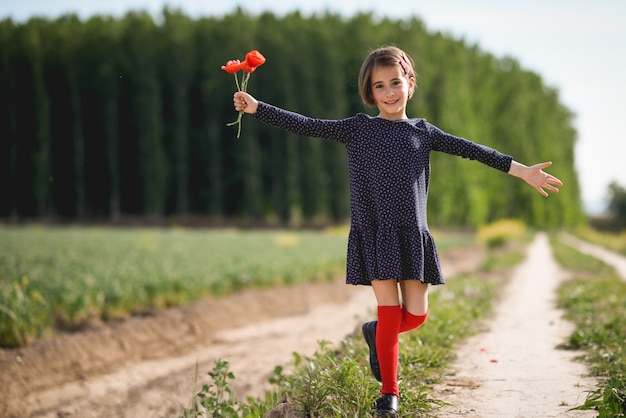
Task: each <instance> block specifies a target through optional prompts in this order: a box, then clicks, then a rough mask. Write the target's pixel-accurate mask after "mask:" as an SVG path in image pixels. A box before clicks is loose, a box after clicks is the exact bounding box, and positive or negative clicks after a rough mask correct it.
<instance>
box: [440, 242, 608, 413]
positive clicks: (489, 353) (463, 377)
mask: <svg viewBox="0 0 626 418" xmlns="http://www.w3.org/2000/svg"><path fill="white" fill-rule="evenodd" d="M566 278H567V275H566V273H565V272H564V271H562V270H561V269H560V268H559V266H558V265H557V264H556V261H555V260H554V259H553V257H552V249H551V247H550V244H549V241H548V238H547V235H546V234H545V233H540V234H538V235H537V236H536V237H535V240H534V241H533V243H532V244H531V245H530V246H529V247H528V248H527V258H526V260H525V261H524V262H523V263H522V264H521V265H519V266H518V267H517V268H516V269H515V270H514V272H513V276H512V277H511V279H510V282H509V283H507V285H506V287H505V289H504V291H503V294H502V296H501V299H500V300H499V301H498V304H497V306H496V308H495V310H494V315H493V318H491V319H489V320H488V323H487V325H488V331H487V332H484V333H481V334H478V335H475V336H473V337H470V338H469V339H468V340H466V342H464V344H463V345H462V346H461V347H460V348H459V350H458V351H457V355H458V359H457V361H456V362H455V363H454V364H453V365H452V367H453V369H454V370H456V374H455V375H454V376H451V377H449V378H447V379H444V382H443V383H442V384H441V385H439V386H438V388H437V394H436V395H435V397H436V398H438V399H441V400H444V401H446V402H449V403H450V404H452V406H446V407H443V408H441V409H440V410H439V411H438V412H437V413H435V414H434V415H433V416H436V417H439V418H448V417H459V416H464V417H481V418H503V417H506V418H530V417H541V418H545V417H559V418H561V417H563V418H564V417H568V418H569V417H577V418H578V417H580V418H582V417H593V416H596V415H597V413H595V411H570V409H571V408H572V407H575V406H577V405H580V404H581V403H582V402H583V401H584V399H585V396H586V392H585V391H586V390H589V389H592V388H593V387H594V386H595V383H596V382H595V380H594V379H591V378H588V377H585V375H586V373H587V370H586V367H585V366H584V365H583V364H581V363H579V362H577V361H575V360H574V358H575V357H576V356H577V355H578V354H579V353H576V352H572V351H568V350H562V349H558V348H557V346H558V345H559V344H561V343H563V342H564V341H565V340H566V338H567V336H568V335H569V334H570V333H571V332H572V331H573V325H572V324H570V323H569V322H566V321H565V320H563V319H562V312H561V311H560V310H558V309H557V308H556V307H555V290H556V288H557V287H558V285H559V283H560V282H561V281H562V280H564V279H566Z"/></svg>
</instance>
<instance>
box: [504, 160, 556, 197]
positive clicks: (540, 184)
mask: <svg viewBox="0 0 626 418" xmlns="http://www.w3.org/2000/svg"><path fill="white" fill-rule="evenodd" d="M551 165H552V162H551V161H548V162H545V163H539V164H535V165H532V166H530V167H528V166H525V165H524V164H520V163H518V162H516V161H513V162H512V163H511V169H510V170H509V174H511V175H513V176H516V177H519V178H521V179H523V180H524V181H525V182H526V183H528V184H530V185H531V186H532V187H534V188H535V190H537V191H538V192H539V193H541V194H542V195H543V196H546V197H547V196H548V192H547V191H546V190H549V191H551V192H555V193H558V192H559V189H558V188H557V187H556V186H559V187H560V186H562V185H563V182H562V181H561V180H559V179H558V178H556V177H554V176H553V175H551V174H548V173H546V172H545V171H543V169H544V168H547V167H550V166H551ZM544 189H546V190H544Z"/></svg>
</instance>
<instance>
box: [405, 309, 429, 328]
mask: <svg viewBox="0 0 626 418" xmlns="http://www.w3.org/2000/svg"><path fill="white" fill-rule="evenodd" d="M426 319H428V311H426V313H425V314H424V315H413V314H412V313H410V312H409V311H407V310H406V306H404V305H402V322H400V330H399V331H398V332H405V331H410V330H412V329H415V328H419V327H420V326H421V325H422V324H423V323H424V322H426Z"/></svg>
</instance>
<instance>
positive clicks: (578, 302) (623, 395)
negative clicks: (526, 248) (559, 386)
mask: <svg viewBox="0 0 626 418" xmlns="http://www.w3.org/2000/svg"><path fill="white" fill-rule="evenodd" d="M552 245H553V248H554V254H555V258H556V259H557V260H558V262H559V263H560V264H561V265H563V267H564V268H566V269H568V270H571V271H573V272H574V274H575V277H574V278H573V279H571V280H568V281H566V282H565V283H563V284H562V285H561V286H560V288H559V290H558V304H559V307H561V308H562V309H564V310H565V311H566V315H565V317H566V318H567V319H568V320H570V321H572V322H573V323H574V324H575V326H576V330H575V331H574V332H573V333H572V335H570V337H569V339H568V341H567V344H565V348H570V349H573V350H583V351H584V354H583V355H582V356H581V357H580V360H582V361H584V362H585V363H586V364H587V365H588V366H589V368H590V372H591V374H592V375H593V376H596V377H598V378H599V379H600V383H599V384H598V386H597V387H596V388H595V389H593V390H591V391H590V392H589V394H588V396H587V399H586V400H585V403H584V404H583V405H580V406H579V407H578V408H577V409H594V410H597V411H598V413H599V417H601V418H602V417H623V416H624V414H626V320H624V318H626V282H624V281H623V280H620V279H619V278H618V277H617V275H616V273H615V271H614V269H613V268H612V267H611V266H609V265H607V264H605V263H604V262H602V261H600V260H598V259H596V258H594V257H591V256H589V255H586V254H582V253H580V252H579V251H577V250H575V249H573V248H572V247H570V246H568V245H566V244H564V243H562V242H560V241H559V240H558V239H556V238H555V237H552Z"/></svg>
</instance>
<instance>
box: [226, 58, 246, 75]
mask: <svg viewBox="0 0 626 418" xmlns="http://www.w3.org/2000/svg"><path fill="white" fill-rule="evenodd" d="M243 64H244V63H242V62H240V61H239V60H230V61H228V62H227V63H226V65H222V70H224V71H226V72H227V73H228V74H235V73H236V72H237V71H239V70H241V67H242V66H243Z"/></svg>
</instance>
